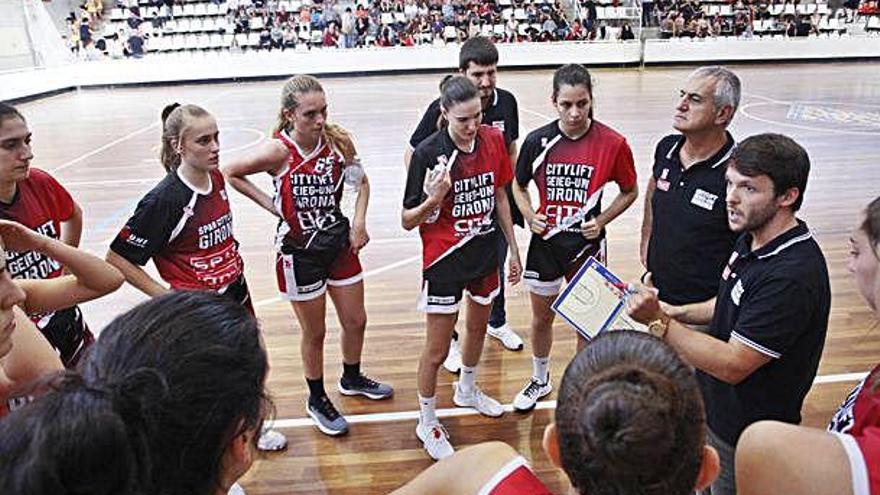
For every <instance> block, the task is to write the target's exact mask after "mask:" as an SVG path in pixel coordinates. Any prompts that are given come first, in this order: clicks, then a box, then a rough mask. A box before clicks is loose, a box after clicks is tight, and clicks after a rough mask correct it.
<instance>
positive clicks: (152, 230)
mask: <svg viewBox="0 0 880 495" xmlns="http://www.w3.org/2000/svg"><path fill="white" fill-rule="evenodd" d="M110 249H111V250H113V252H115V253H116V254H118V255H120V256H122V257H123V258H125V259H127V260H128V261H130V262H132V263H135V264H138V265H141V266H143V265H145V264H146V263H147V260H149V259H150V258H152V259H153V263H155V264H156V269H158V271H159V275H160V276H161V277H162V279H163V280H165V281H166V282H168V283H169V284H170V285H171V287H172V288H173V289H211V290H221V289H223V288H224V287H226V286H228V285H229V284H231V283H232V282H234V281H236V280H237V279H238V278H239V277H240V276H241V275H242V273H243V270H244V264H243V262H242V259H241V255H239V253H238V243H237V242H236V241H235V238H234V237H233V235H232V212H231V211H230V209H229V199H228V198H227V195H226V185H225V182H224V181H223V175H222V174H221V173H220V171H219V170H212V171H211V189H210V190H209V191H205V192H201V191H198V190H196V188H195V187H194V186H191V185H189V184H187V183H186V182H184V180H183V179H182V178H181V177H180V176H179V175H178V174H177V173H170V174H168V175H167V176H165V178H164V179H162V181H161V182H159V184H157V185H156V187H154V188H153V189H152V190H151V191H150V192H148V193H147V195H146V196H144V197H143V199H141V201H140V202H139V203H138V205H137V208H136V209H135V211H134V214H133V215H132V216H131V218H130V219H129V220H128V222H126V223H125V226H124V227H123V228H122V230H121V231H120V232H119V234H118V235H117V236H116V239H114V240H113V243H112V244H111V245H110Z"/></svg>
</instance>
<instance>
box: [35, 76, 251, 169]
mask: <svg viewBox="0 0 880 495" xmlns="http://www.w3.org/2000/svg"><path fill="white" fill-rule="evenodd" d="M235 92H236V90H234V89H233V90H229V91H223V92H221V93H218V94H216V95H214V96H212V97H210V98H208V99H207V100H206V103H212V102H214V101H216V100H219V99H221V98H225V97H226V96H228V95H229V94H232V93H235ZM159 124H160V122H155V121H154V122H152V123H151V124H150V125H147V126H145V127H141V128H140V129H137V130H134V131H132V132H129V133H128V134H126V135H124V136H122V137H118V138H116V139H114V140H113V141H110V142H109V143H107V144H104V145H103V146H99V147H97V148H95V149H93V150H92V151H89V152H87V153H84V154H82V155H80V156H78V157H76V158H74V159H72V160H68V161H66V162H64V163H62V164H61V165H58V166H57V167H55V168H52V169H50V170H49V173H51V174H56V173H58V172H60V171H62V170H64V169H66V168H69V167H72V166H74V165H76V164H77V163H80V162H82V161H83V160H86V159H88V158H91V157H93V156H95V155H97V154H98V153H101V152H104V151H106V150H108V149H110V148H112V147H114V146H116V145H117V144H119V143H122V142H124V141H128V140H129V139H131V138H133V137H135V136H138V135H140V134H143V133H145V132H147V131H149V130H151V129H153V128H155V127H158V126H159Z"/></svg>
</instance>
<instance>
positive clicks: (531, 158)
mask: <svg viewBox="0 0 880 495" xmlns="http://www.w3.org/2000/svg"><path fill="white" fill-rule="evenodd" d="M516 180H517V182H518V183H519V184H520V185H521V186H523V187H525V186H526V185H527V184H528V183H529V181H531V180H534V181H535V184H536V186H537V189H538V193H539V196H540V205H539V207H538V209H537V213H539V214H544V215H547V228H548V229H553V228H554V227H556V226H557V225H559V224H560V223H561V222H563V221H564V219H565V218H567V217H570V216H572V215H575V214H577V213H578V212H580V211H581V210H583V209H584V208H585V207H589V208H588V211H587V212H585V213H586V214H585V215H584V217H583V218H584V219H590V218H593V217H595V216H596V215H598V214H599V213H600V211H601V207H602V196H601V195H602V188H603V187H604V186H605V184H606V183H608V182H609V181H613V182H616V183H617V184H618V185H619V186H620V187H621V188H624V189H629V188H630V187H632V186H634V185H635V183H636V171H635V166H634V164H633V155H632V150H631V149H630V147H629V145H628V144H627V142H626V139H625V138H624V137H623V136H621V135H620V134H619V133H617V132H616V131H614V130H613V129H611V128H610V127H608V126H606V125H604V124H602V123H600V122H596V121H595V120H594V121H593V122H592V124H591V125H590V128H589V130H588V131H587V133H586V134H584V135H583V136H581V137H580V138H578V139H575V140H572V139H569V138H568V137H566V136H565V134H563V133H562V131H561V130H559V121H558V120H556V121H553V122H551V123H549V124H547V125H545V126H543V127H540V128H538V129H535V130H534V131H532V132H531V133H529V135H528V136H526V139H525V142H523V146H522V149H521V150H520V154H519V159H518V160H517V165H516ZM565 232H569V233H576V234H577V236H578V237H579V238H580V241H584V239H583V236H581V235H580V233H581V222H574V223H573V224H572V225H571V226H570V227H568V228H566V229H565ZM604 235H605V233H604V232H602V236H604Z"/></svg>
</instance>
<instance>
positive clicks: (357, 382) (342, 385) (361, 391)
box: [339, 374, 394, 400]
mask: <svg viewBox="0 0 880 495" xmlns="http://www.w3.org/2000/svg"><path fill="white" fill-rule="evenodd" d="M339 393H341V394H342V395H363V396H364V397H366V398H368V399H373V400H381V399H387V398H388V397H391V396H392V395H394V389H393V388H391V386H390V385H386V384H384V383H379V382H377V381H376V380H373V379H372V378H370V377H368V376H366V375H363V374H361V375H358V377H357V378H355V379H354V380H349V379H347V378H345V376H343V377H342V378H340V379H339Z"/></svg>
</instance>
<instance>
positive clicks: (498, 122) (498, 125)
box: [492, 120, 504, 134]
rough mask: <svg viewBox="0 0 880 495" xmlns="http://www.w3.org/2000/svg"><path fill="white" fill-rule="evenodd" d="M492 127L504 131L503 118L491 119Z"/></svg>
mask: <svg viewBox="0 0 880 495" xmlns="http://www.w3.org/2000/svg"><path fill="white" fill-rule="evenodd" d="M492 127H494V128H496V129H498V130H499V131H501V133H502V134H503V133H504V121H503V120H493V121H492Z"/></svg>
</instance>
